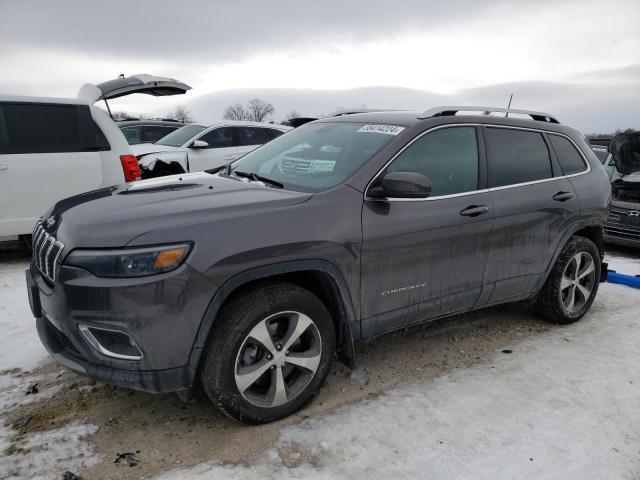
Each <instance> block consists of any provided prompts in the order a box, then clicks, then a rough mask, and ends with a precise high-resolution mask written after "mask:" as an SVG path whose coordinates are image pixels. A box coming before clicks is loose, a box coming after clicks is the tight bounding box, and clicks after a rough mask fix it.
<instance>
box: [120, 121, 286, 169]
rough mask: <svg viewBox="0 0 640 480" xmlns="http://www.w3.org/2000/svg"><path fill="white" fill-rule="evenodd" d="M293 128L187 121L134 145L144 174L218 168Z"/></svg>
mask: <svg viewBox="0 0 640 480" xmlns="http://www.w3.org/2000/svg"><path fill="white" fill-rule="evenodd" d="M289 130H291V127H287V126H284V125H277V124H273V123H256V122H242V121H221V122H217V123H214V124H211V125H209V126H205V125H198V124H191V125H185V126H184V127H182V128H179V129H178V130H175V131H174V132H171V133H170V134H169V135H167V136H165V137H163V138H161V139H160V140H158V141H157V142H156V143H146V144H139V145H133V146H132V147H131V150H132V152H133V154H134V155H135V156H136V157H137V159H138V164H139V165H140V170H141V171H142V176H143V178H153V177H160V176H163V175H173V174H178V173H185V172H198V171H201V170H208V169H211V168H217V167H220V166H222V165H225V164H227V163H229V162H232V161H234V160H236V159H238V158H240V157H241V156H243V155H245V154H247V153H249V152H250V151H252V150H254V149H255V148H257V147H259V146H260V145H262V144H264V143H267V142H268V141H269V140H271V139H273V138H276V137H278V136H280V135H282V134H283V133H285V132H287V131H289Z"/></svg>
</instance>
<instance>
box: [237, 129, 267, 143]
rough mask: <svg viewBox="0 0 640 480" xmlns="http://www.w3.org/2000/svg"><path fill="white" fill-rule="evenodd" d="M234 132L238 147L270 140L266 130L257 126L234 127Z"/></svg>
mask: <svg viewBox="0 0 640 480" xmlns="http://www.w3.org/2000/svg"><path fill="white" fill-rule="evenodd" d="M236 134H237V135H238V139H237V144H238V146H239V147H245V146H249V145H262V144H263V143H267V142H268V141H269V140H271V139H270V138H269V135H268V134H267V132H266V130H265V129H264V128H259V127H236Z"/></svg>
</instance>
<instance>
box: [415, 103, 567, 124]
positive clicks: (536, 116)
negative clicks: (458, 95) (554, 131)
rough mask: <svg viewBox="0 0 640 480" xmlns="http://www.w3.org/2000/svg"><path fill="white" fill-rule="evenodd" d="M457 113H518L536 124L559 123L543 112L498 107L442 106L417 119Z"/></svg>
mask: <svg viewBox="0 0 640 480" xmlns="http://www.w3.org/2000/svg"><path fill="white" fill-rule="evenodd" d="M458 112H483V113H484V112H491V113H493V112H502V113H506V114H509V113H520V114H523V115H529V116H530V117H531V118H532V119H533V120H536V121H538V122H548V123H560V122H559V121H558V119H557V118H556V117H555V116H553V115H551V114H550V113H545V112H534V111H531V110H517V109H514V108H499V107H470V106H469V107H466V106H444V107H434V108H430V109H429V110H425V111H424V112H422V113H421V114H420V115H418V118H419V119H421V120H423V119H425V118H431V117H446V116H454V115H455V114H456V113H458Z"/></svg>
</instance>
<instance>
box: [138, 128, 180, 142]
mask: <svg viewBox="0 0 640 480" xmlns="http://www.w3.org/2000/svg"><path fill="white" fill-rule="evenodd" d="M178 128H179V126H178V125H176V126H175V127H165V126H163V125H145V126H144V130H143V133H142V140H141V141H142V142H144V143H155V142H157V141H158V140H160V139H161V138H162V137H165V136H167V135H168V134H170V133H171V132H173V131H174V130H177V129H178Z"/></svg>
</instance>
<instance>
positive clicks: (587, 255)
mask: <svg viewBox="0 0 640 480" xmlns="http://www.w3.org/2000/svg"><path fill="white" fill-rule="evenodd" d="M600 270H601V259H600V252H598V249H597V247H596V246H595V245H594V243H593V242H592V241H591V240H589V239H588V238H585V237H578V236H575V237H572V238H570V239H569V241H568V242H567V244H566V245H565V247H564V248H563V250H562V252H561V253H560V256H559V257H558V259H557V260H556V263H555V265H554V266H553V269H552V270H551V273H550V274H549V278H547V281H546V282H545V284H544V287H542V290H541V291H540V293H539V294H538V299H537V302H536V310H537V311H538V313H539V314H540V316H541V317H542V318H544V319H545V320H548V321H550V322H553V323H559V324H563V325H564V324H568V323H573V322H576V321H578V320H580V319H581V318H582V317H583V316H584V315H585V314H586V313H587V312H588V311H589V308H591V304H592V303H593V300H594V298H595V297H596V294H597V293H598V286H599V283H600ZM572 295H573V296H572Z"/></svg>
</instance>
